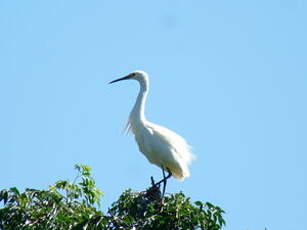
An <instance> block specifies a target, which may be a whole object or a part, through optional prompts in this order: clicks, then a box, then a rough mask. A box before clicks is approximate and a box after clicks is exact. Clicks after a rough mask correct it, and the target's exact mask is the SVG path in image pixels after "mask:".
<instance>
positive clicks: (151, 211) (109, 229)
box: [0, 165, 225, 230]
mask: <svg viewBox="0 0 307 230" xmlns="http://www.w3.org/2000/svg"><path fill="white" fill-rule="evenodd" d="M75 168H76V170H77V171H78V175H77V177H76V178H75V180H74V181H73V182H70V181H68V180H60V181H57V182H56V183H55V184H54V185H51V186H49V189H48V190H37V189H26V190H25V191H24V192H22V193H21V192H19V190H18V189H17V188H16V187H13V188H10V189H4V190H1V191H0V202H1V201H2V202H3V208H0V229H1V230H4V229H5V230H13V229H21V230H30V229H31V230H41V229H44V230H62V229H71V230H77V229H84V230H86V229H88V230H96V229H106V230H115V229H127V230H128V229H146V230H147V229H148V230H151V229H155V230H159V229H163V230H167V229H172V230H173V229H174V230H175V229H178V230H179V229H204V230H218V229H221V228H222V226H223V225H225V221H224V219H223V217H222V214H223V210H222V209H221V208H219V207H217V206H214V205H212V204H211V203H209V202H207V203H202V202H200V201H197V202H195V203H194V204H193V203H191V201H190V198H187V197H185V195H184V194H183V193H181V192H180V193H175V194H170V195H167V196H165V197H164V198H163V199H162V197H161V192H160V189H159V188H158V187H157V186H151V187H150V188H149V189H148V190H146V191H144V192H132V191H131V190H127V191H125V192H124V193H123V194H122V195H121V196H120V197H119V199H118V200H117V201H116V202H114V203H113V204H112V206H111V208H110V209H109V210H108V212H107V213H106V214H104V213H103V212H102V211H100V210H99V207H100V198H101V196H102V192H101V191H100V190H99V189H98V188H97V187H96V185H95V181H94V180H93V178H92V177H91V174H90V171H91V169H90V168H89V167H88V166H85V165H76V166H75Z"/></svg>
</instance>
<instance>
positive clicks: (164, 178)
mask: <svg viewBox="0 0 307 230" xmlns="http://www.w3.org/2000/svg"><path fill="white" fill-rule="evenodd" d="M162 173H163V191H162V199H163V198H164V194H165V189H166V176H165V171H164V167H162Z"/></svg>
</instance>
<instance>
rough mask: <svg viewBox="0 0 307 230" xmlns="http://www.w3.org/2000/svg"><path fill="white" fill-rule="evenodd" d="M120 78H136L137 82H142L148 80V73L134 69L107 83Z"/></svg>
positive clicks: (120, 79)
mask: <svg viewBox="0 0 307 230" xmlns="http://www.w3.org/2000/svg"><path fill="white" fill-rule="evenodd" d="M122 80H137V81H138V82H140V83H143V82H147V81H148V74H147V73H146V72H144V71H142V70H136V71H133V72H132V73H130V74H128V75H126V76H124V77H121V78H118V79H115V80H113V81H110V82H109V84H112V83H114V82H118V81H122Z"/></svg>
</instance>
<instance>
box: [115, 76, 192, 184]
mask: <svg viewBox="0 0 307 230" xmlns="http://www.w3.org/2000/svg"><path fill="white" fill-rule="evenodd" d="M128 79H131V80H137V81H138V82H139V84H140V91H139V94H138V96H137V100H136V102H135V104H134V107H133V109H132V111H131V113H130V116H129V119H128V122H127V126H126V130H127V131H128V132H131V133H132V134H133V135H134V138H135V140H136V142H137V144H138V146H139V150H140V151H141V152H142V153H143V154H144V155H145V156H146V158H147V159H148V161H149V162H150V163H152V164H155V165H157V166H159V167H160V168H161V169H162V170H167V171H169V172H170V173H171V175H173V176H174V177H175V178H177V179H179V180H183V179H184V178H186V177H189V176H190V172H189V168H188V166H189V164H190V163H191V161H192V160H193V159H194V156H193V154H192V152H191V148H190V146H189V145H188V144H187V142H186V141H185V139H184V138H183V137H181V136H180V135H178V134H176V133H175V132H173V131H171V130H169V129H167V128H165V127H162V126H160V125H156V124H154V123H151V122H149V121H147V120H146V118H145V114H144V110H145V102H146V98H147V94H148V89H149V79H148V75H147V73H145V72H144V71H134V72H132V73H131V74H129V75H127V76H125V77H122V78H119V79H116V80H114V81H111V82H110V83H114V82H117V81H121V80H128Z"/></svg>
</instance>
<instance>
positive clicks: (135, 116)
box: [130, 81, 149, 124]
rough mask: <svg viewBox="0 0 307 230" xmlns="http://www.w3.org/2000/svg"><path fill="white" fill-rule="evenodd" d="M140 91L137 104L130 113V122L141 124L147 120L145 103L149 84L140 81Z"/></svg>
mask: <svg viewBox="0 0 307 230" xmlns="http://www.w3.org/2000/svg"><path fill="white" fill-rule="evenodd" d="M139 83H140V91H139V94H138V96H137V99H136V102H135V104H134V106H133V109H132V111H131V113H130V122H132V123H133V124H139V123H141V124H142V123H144V122H146V118H145V103H146V99H147V94H148V88H149V83H148V81H140V82H139Z"/></svg>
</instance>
